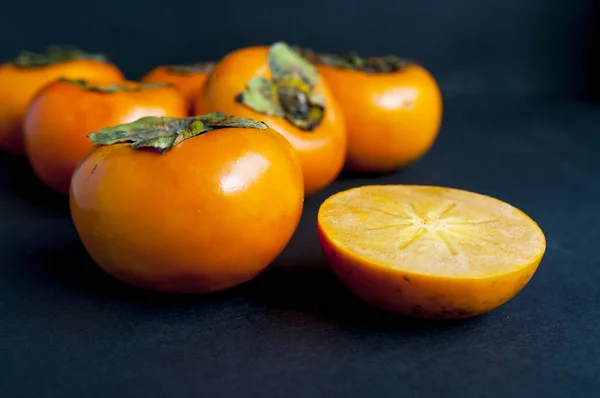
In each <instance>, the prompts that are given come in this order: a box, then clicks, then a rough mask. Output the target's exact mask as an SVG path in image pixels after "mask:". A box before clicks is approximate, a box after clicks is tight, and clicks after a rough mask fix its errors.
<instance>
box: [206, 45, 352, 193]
mask: <svg viewBox="0 0 600 398" xmlns="http://www.w3.org/2000/svg"><path fill="white" fill-rule="evenodd" d="M213 111H221V112H227V113H231V114H234V115H238V116H245V117H250V118H254V119H257V120H262V121H264V122H265V123H267V124H268V125H269V127H271V128H272V129H274V130H276V131H277V132H279V133H280V134H281V135H283V136H284V137H285V138H286V139H287V140H288V141H289V142H290V143H291V144H292V146H293V147H294V149H295V150H296V153H297V154H298V158H299V160H300V163H301V164H302V170H303V175H304V190H305V194H306V195H307V196H310V195H313V194H315V193H316V192H318V191H320V190H321V189H323V188H324V187H326V186H327V185H329V184H330V183H331V182H332V181H333V180H335V178H336V177H337V176H338V174H339V173H340V171H341V169H342V167H343V164H344V160H345V156H346V133H345V124H344V119H343V115H342V112H341V109H340V108H339V106H338V104H337V102H336V101H335V100H334V99H333V96H332V95H331V93H330V91H329V88H328V86H327V83H326V82H325V81H323V79H321V78H320V76H319V74H318V73H317V70H316V68H315V67H314V65H312V64H311V63H310V62H308V61H307V60H306V59H304V58H302V57H301V56H299V55H298V54H297V53H295V52H294V51H293V50H291V48H290V47H288V46H287V45H286V44H285V43H281V42H278V43H274V44H273V45H271V46H270V47H249V48H243V49H240V50H236V51H234V52H232V53H230V54H228V55H226V56H225V57H224V58H223V59H222V60H221V61H219V62H218V63H217V64H216V65H215V68H214V69H213V71H212V73H211V74H210V75H209V77H208V79H207V81H206V83H205V85H204V88H203V89H202V91H201V93H200V94H199V96H198V98H197V100H196V113H206V112H213Z"/></svg>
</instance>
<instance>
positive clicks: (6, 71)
mask: <svg viewBox="0 0 600 398" xmlns="http://www.w3.org/2000/svg"><path fill="white" fill-rule="evenodd" d="M61 77H66V78H76V79H101V80H105V81H112V82H118V81H122V80H124V79H125V77H124V76H123V74H122V73H121V71H120V70H119V69H118V68H117V67H116V66H115V65H113V64H112V63H110V62H109V61H108V60H107V58H106V57H105V56H104V55H101V54H87V53H84V52H83V51H81V50H79V49H77V48H75V47H69V46H65V47H61V46H54V47H49V48H48V49H47V50H46V52H45V53H41V54H35V53H30V52H26V51H24V52H22V53H20V54H19V55H18V56H17V57H16V58H15V59H14V60H12V61H10V62H6V63H4V64H2V65H0V149H2V150H4V151H7V152H11V153H13V154H22V153H23V151H24V147H23V118H24V117H25V112H26V110H27V107H28V106H29V103H30V101H31V100H32V99H33V97H34V96H35V94H36V93H37V92H38V91H39V90H40V89H41V88H42V87H44V86H45V85H47V84H48V83H50V82H52V81H54V80H56V79H59V78H61Z"/></svg>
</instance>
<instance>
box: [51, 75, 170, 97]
mask: <svg viewBox="0 0 600 398" xmlns="http://www.w3.org/2000/svg"><path fill="white" fill-rule="evenodd" d="M59 80H60V81H61V82H63V83H68V84H73V85H76V86H78V87H81V88H82V89H84V90H86V91H93V92H97V93H104V94H111V93H120V92H130V93H132V92H137V91H147V90H154V89H156V88H164V87H171V84H169V83H159V82H156V83H133V82H121V83H109V84H104V85H99V84H94V83H90V82H89V81H87V80H83V79H68V78H66V77H63V78H60V79H59Z"/></svg>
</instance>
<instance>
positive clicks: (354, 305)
mask: <svg viewBox="0 0 600 398" xmlns="http://www.w3.org/2000/svg"><path fill="white" fill-rule="evenodd" d="M445 112H446V113H445V119H444V124H443V128H442V131H441V134H440V137H439V140H438V142H437V143H436V145H435V147H434V148H433V150H432V151H431V152H430V153H429V154H428V155H427V156H426V157H425V158H424V159H422V160H421V161H420V162H418V163H416V164H414V165H413V166H411V167H409V168H407V169H405V170H403V171H401V172H398V173H395V174H392V175H386V176H380V177H372V178H364V177H362V178H357V177H356V176H348V175H345V176H342V177H341V178H340V180H339V181H337V182H336V183H334V184H333V185H332V186H331V187H329V188H328V189H327V190H326V191H324V192H322V193H320V194H318V195H317V196H315V197H313V198H310V199H308V200H307V201H306V205H305V211H304V216H303V218H302V222H301V224H300V226H299V228H298V231H297V233H296V235H295V236H294V238H293V239H292V242H291V243H290V245H289V247H288V249H287V250H286V251H285V252H284V253H283V255H282V256H281V257H280V258H279V259H278V260H277V261H276V262H275V263H274V264H273V265H272V266H271V267H270V268H269V269H268V270H267V271H266V272H265V273H264V274H263V275H261V276H260V277H258V278H257V279H255V280H254V281H252V282H250V283H248V284H246V285H244V286H241V287H239V288H236V289H233V290H230V291H228V292H225V293H222V294H217V295H213V296H210V297H181V296H166V295H159V294H153V293H148V292H142V291H139V290H136V289H133V288H130V287H128V286H126V285H123V284H121V283H120V282H117V281H115V280H113V279H111V278H110V277H108V276H105V275H104V274H103V273H102V272H101V271H100V270H99V269H98V268H97V267H96V266H95V265H94V264H93V262H92V261H91V260H90V258H89V257H88V256H87V254H86V253H85V251H84V250H83V248H82V245H81V244H80V242H79V240H78V237H77V235H76V233H75V230H74V228H73V225H72V223H71V221H70V219H69V211H68V203H67V199H66V198H62V197H57V196H56V195H53V194H51V193H49V192H48V190H46V189H45V188H43V187H42V186H41V185H40V184H39V183H38V182H37V181H36V180H35V178H33V176H32V174H31V172H30V171H29V170H28V169H27V165H26V163H25V162H24V161H23V160H20V159H15V158H10V157H8V156H6V155H2V156H0V187H1V192H0V212H1V214H2V220H1V222H0V232H1V234H2V235H1V239H0V390H1V391H0V396H2V397H29V396H31V397H33V396H35V397H80V398H83V397H154V396H157V397H159V396H168V397H208V396H248V397H253V396H256V397H321V396H322V397H395V398H397V397H429V396H431V397H446V396H456V397H503V398H505V397H522V396H528V397H529V396H531V397H534V396H540V397H545V398H549V397H578V398H580V397H599V396H600V332H599V329H600V212H599V211H598V207H599V206H600V158H598V157H596V156H597V152H598V149H600V139H599V138H598V137H599V136H598V129H599V127H600V105H593V104H586V103H583V102H576V101H567V100H560V101H559V100H557V101H552V100H543V101H542V100H539V101H534V100H529V101H526V100H506V101H502V100H497V101H493V102H491V101H486V100H484V99H481V100H464V101H461V100H454V101H449V102H448V103H447V104H446V109H445ZM375 183H377V184H380V183H381V184H387V183H407V184H435V185H443V186H451V187H456V188H462V189H468V190H472V191H476V192H480V193H484V194H489V195H492V196H495V197H498V198H500V199H502V200H504V201H507V202H509V203H511V204H513V205H515V206H517V207H519V208H520V209H522V210H523V211H525V212H526V213H528V214H529V215H530V216H531V217H532V218H533V219H534V220H536V221H537V222H538V223H539V225H540V226H541V228H542V229H543V231H544V233H545V234H546V237H547V244H548V247H547V251H546V255H545V257H544V259H543V261H542V263H541V265H540V267H539V269H538V271H537V273H536V274H535V275H534V277H533V279H532V280H531V282H530V283H529V285H528V286H527V287H526V288H525V289H524V290H523V291H522V292H521V293H520V294H519V295H518V296H517V297H516V298H514V299H513V300H512V301H510V302H509V303H507V304H505V305H504V306H502V307H500V308H498V309H496V310H494V311H492V312H490V313H488V314H486V315H484V316H481V317H478V318H476V319H472V320H467V321H460V322H432V321H419V320H413V319H407V318H401V317H397V316H392V315H389V314H387V313H384V312H382V311H379V310H375V309H373V308H371V307H369V306H368V305H367V304H364V303H362V302H361V301H359V300H358V299H356V298H355V297H354V296H353V295H352V294H351V293H349V292H348V291H347V290H346V289H345V288H344V287H343V286H342V285H341V284H340V283H338V282H337V280H336V279H335V278H334V277H333V276H332V274H331V273H330V271H329V269H328V268H327V265H326V263H325V262H324V259H323V256H322V255H321V251H320V248H319V244H318V239H317V235H316V211H317V208H318V206H319V205H320V203H321V202H322V201H323V200H324V199H325V198H326V197H327V196H329V195H330V194H332V193H334V192H336V191H339V190H343V189H346V188H350V187H354V186H357V185H361V184H375Z"/></svg>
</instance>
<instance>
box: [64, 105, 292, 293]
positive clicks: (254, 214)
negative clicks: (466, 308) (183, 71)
mask: <svg viewBox="0 0 600 398" xmlns="http://www.w3.org/2000/svg"><path fill="white" fill-rule="evenodd" d="M89 138H90V140H91V141H92V142H94V143H95V144H96V146H95V147H94V149H93V150H92V151H91V152H90V153H88V155H87V156H86V157H85V158H84V159H83V160H82V162H81V163H80V164H79V166H78V167H77V169H76V171H75V173H74V175H73V179H72V184H71V191H70V203H71V214H72V218H73V222H74V224H75V227H76V229H77V232H78V234H79V236H80V238H81V241H82V242H83V245H84V246H85V248H86V249H87V251H88V253H89V254H90V255H91V257H92V258H93V259H94V260H95V261H96V263H97V264H98V265H99V266H100V267H101V268H102V269H104V270H105V271H106V272H107V273H108V274H110V275H112V276H114V277H116V278H118V279H121V280H122V281H124V282H126V283H129V284H132V285H136V286H139V287H142V288H145V289H151V290H157V291H163V292H175V293H210V292H216V291H220V290H224V289H227V288H230V287H233V286H236V285H239V284H241V283H244V282H246V281H248V280H250V279H252V278H253V277H255V276H256V275H258V274H259V273H260V272H262V271H263V270H264V269H265V268H266V267H267V266H268V265H269V264H270V263H271V262H272V261H273V260H274V259H275V258H276V257H277V256H278V255H279V253H280V252H281V251H282V250H283V249H284V247H285V246H286V245H287V243H288V241H289V240H290V238H291V237H292V235H293V233H294V231H295V229H296V227H297V225H298V222H299V220H300V216H301V213H302V206H303V201H304V192H303V186H302V170H301V167H300V164H299V162H298V159H297V157H296V155H295V152H294V150H293V148H292V147H291V146H290V144H289V143H288V142H287V141H286V140H285V139H284V138H283V137H282V136H281V135H280V134H278V133H277V132H275V131H273V130H271V129H270V128H268V127H267V125H266V124H264V123H262V122H258V121H255V120H251V119H246V118H235V117H231V116H228V115H226V114H222V113H218V112H217V113H212V114H207V115H202V116H195V117H187V118H166V117H163V118H156V117H146V118H142V119H139V120H138V121H136V122H134V123H131V124H126V125H120V126H114V127H110V128H106V129H102V130H99V131H97V132H94V133H92V134H90V136H89Z"/></svg>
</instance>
